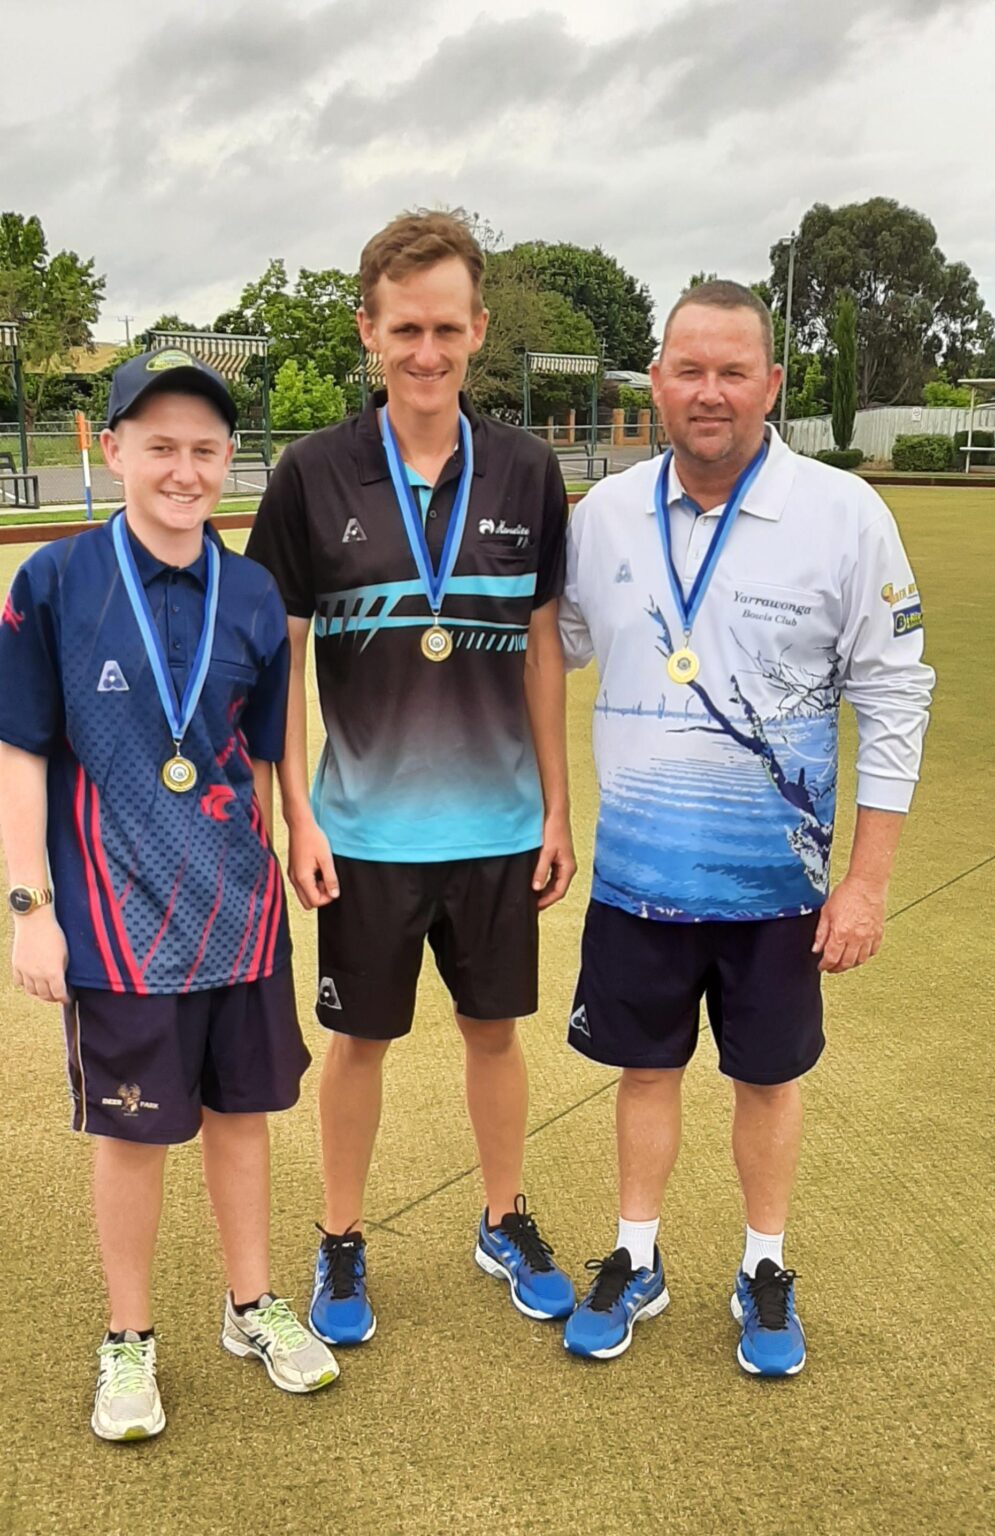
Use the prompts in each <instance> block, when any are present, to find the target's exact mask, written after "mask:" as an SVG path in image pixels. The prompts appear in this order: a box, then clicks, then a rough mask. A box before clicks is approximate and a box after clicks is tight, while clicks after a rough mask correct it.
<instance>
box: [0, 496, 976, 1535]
mask: <svg viewBox="0 0 995 1536" xmlns="http://www.w3.org/2000/svg"><path fill="white" fill-rule="evenodd" d="M885 494H886V495H887V497H888V499H889V501H890V502H891V504H892V505H893V507H894V508H895V511H896V513H897V514H898V517H899V521H900V524H901V527H902V530H903V533H904V536H905V539H906V542H907V544H908V546H909V549H910V551H911V553H912V556H913V560H914V563H915V566H916V570H917V574H918V576H919V579H920V586H921V588H922V591H923V601H924V608H925V613H926V625H927V647H928V650H927V654H928V657H929V659H930V661H931V662H932V663H933V665H934V666H935V667H936V668H937V671H938V673H939V675H940V682H939V688H938V694H937V703H936V709H935V715H934V722H933V725H932V727H931V730H930V734H929V737H928V740H927V752H926V765H925V776H924V781H923V784H922V785H921V787H920V790H919V794H918V796H917V800H916V804H915V807H914V811H913V816H912V818H911V820H910V823H909V826H908V828H907V832H906V836H905V840H904V843H903V847H902V851H901V855H900V862H899V867H898V870H897V872H896V875H895V879H894V882H893V888H892V893H891V898H890V902H889V911H890V918H889V923H888V928H887V933H886V942H885V946H884V949H883V951H882V953H881V955H880V956H879V958H878V959H877V960H876V961H875V962H874V963H873V964H872V965H871V966H869V967H867V968H866V969H865V970H863V971H861V972H860V973H858V974H855V975H851V976H846V977H841V978H833V979H831V980H830V981H829V983H828V985H827V988H826V997H827V1014H828V1024H827V1032H828V1037H829V1048H828V1051H827V1053H826V1056H825V1058H824V1061H823V1063H822V1064H821V1065H820V1067H819V1068H818V1070H817V1071H816V1072H815V1073H814V1074H813V1075H812V1077H811V1079H810V1081H809V1083H808V1085H807V1088H806V1105H807V1130H806V1141H805V1148H804V1153H803V1159H802V1166H801V1171H800V1177H799V1184H798V1191H797V1197H796V1203H795V1210H794V1213H793V1217H792V1221H791V1224H790V1229H789V1246H788V1255H787V1256H788V1261H789V1262H790V1263H792V1264H793V1265H795V1266H796V1268H797V1269H798V1271H799V1281H798V1298H799V1305H800V1309H801V1313H802V1316H803V1318H804V1321H805V1323H806V1325H807V1331H808V1338H809V1362H808V1366H807V1368H806V1370H805V1372H804V1373H803V1374H802V1375H801V1376H800V1377H798V1378H797V1379H795V1380H794V1381H790V1382H758V1381H755V1380H751V1379H748V1378H746V1377H744V1376H743V1375H742V1374H741V1373H740V1372H739V1371H738V1369H737V1367H736V1365H735V1363H734V1343H735V1329H734V1326H733V1324H732V1322H731V1320H730V1318H729V1313H728V1293H729V1286H730V1281H731V1278H732V1272H733V1270H734V1268H735V1265H736V1263H737V1262H738V1258H739V1254H740V1240H741V1218H740V1211H739V1204H738V1200H737V1194H736V1188H735V1182H734V1175H733V1171H732V1167H731V1162H730V1157H729V1152H728V1108H729V1095H728V1090H727V1087H726V1085H725V1084H724V1083H723V1082H722V1080H721V1079H719V1078H718V1077H717V1075H716V1073H715V1069H714V1058H713V1053H712V1050H711V1047H710V1045H709V1044H708V1041H707V1037H706V1038H703V1040H702V1044H701V1047H700V1049H699V1052H698V1057H697V1059H696V1061H695V1063H694V1066H693V1068H692V1070H691V1071H690V1072H689V1074H688V1085H687V1110H686V1117H685V1142H684V1149H683V1152H682V1155H681V1159H680V1162H679V1164H678V1167H677V1171H676V1173H675V1175H674V1180H673V1184H672V1188H671V1192H670V1195H669V1197H668V1202H667V1207H666V1210H665V1215H664V1225H663V1236H662V1241H663V1248H664V1255H665V1261H666V1265H667V1273H668V1283H669V1285H670V1289H671V1294H672V1297H673V1301H672V1304H671V1307H670V1308H669V1310H668V1312H666V1313H665V1314H664V1315H663V1316H662V1317H661V1318H660V1319H659V1320H657V1321H654V1322H651V1323H647V1324H646V1325H644V1326H643V1327H641V1328H640V1329H639V1330H637V1333H636V1338H635V1342H634V1345H633V1347H632V1349H631V1350H630V1352H629V1353H628V1354H627V1355H626V1356H624V1357H622V1358H621V1359H620V1360H618V1361H616V1362H613V1363H611V1364H607V1365H596V1364H585V1363H582V1362H579V1361H575V1360H572V1359H570V1358H568V1357H567V1356H566V1355H565V1353H564V1351H563V1349H562V1347H561V1345H560V1335H559V1330H558V1329H557V1328H556V1327H555V1326H540V1325H538V1324H532V1323H529V1322H527V1321H525V1320H524V1319H523V1318H521V1317H519V1316H518V1315H517V1314H516V1313H515V1312H513V1311H512V1309H511V1307H510V1306H509V1304H508V1301H507V1290H506V1288H505V1287H503V1286H499V1285H498V1284H496V1283H495V1282H494V1281H493V1280H491V1279H489V1278H487V1277H486V1276H484V1275H483V1274H481V1273H480V1271H479V1270H477V1269H476V1267H475V1266H474V1264H473V1263H472V1259H471V1254H472V1248H473V1233H474V1226H475V1222H476V1220H477V1217H478V1211H479V1202H480V1190H479V1184H478V1180H477V1177H476V1174H475V1172H474V1162H475V1154H474V1148H473V1142H472V1138H471V1136H470V1133H469V1130H468V1127H467V1123H466V1117H465V1113H464V1110H463V1107H462V1102H461V1095H460V1052H459V1049H458V1041H457V1037H456V1033H455V1030H454V1027H453V1025H452V1023H451V1020H450V1017H449V1012H448V1008H447V1005H446V1002H445V999H444V996H443V993H442V991H441V989H440V987H439V985H438V983H437V982H436V981H435V979H434V977H433V976H432V975H431V974H430V972H429V969H428V967H427V966H426V972H425V979H424V985H423V989H422V992H421V995H420V1003H419V1010H418V1018H417V1021H416V1026H415V1033H414V1036H413V1037H412V1038H411V1039H410V1040H409V1041H407V1042H405V1043H401V1044H399V1045H397V1046H395V1047H394V1048H393V1049H392V1052H391V1054H390V1057H389V1059H388V1067H387V1082H386V1093H385V1105H384V1123H383V1129H382V1133H381V1137H380V1141H379V1144H378V1149H377V1153H376V1159H375V1164H374V1169H373V1175H372V1180H371V1187H370V1200H369V1216H370V1218H372V1220H373V1221H376V1222H379V1223H382V1225H381V1226H374V1225H372V1223H371V1224H370V1226H369V1237H370V1266H371V1275H372V1291H373V1296H374V1299H375V1302H376V1305H377V1310H378V1313H379V1317H380V1327H379V1330H378V1332H377V1335H376V1337H375V1339H374V1340H372V1341H371V1343H370V1344H369V1345H367V1346H365V1347H364V1348H362V1349H360V1350H358V1351H354V1352H352V1353H347V1352H346V1351H341V1352H340V1360H341V1364H342V1377H341V1379H340V1381H339V1382H338V1383H337V1384H336V1385H335V1386H333V1387H331V1388H330V1389H329V1390H328V1391H327V1392H326V1393H324V1394H322V1395H320V1396H318V1397H316V1398H314V1399H310V1400H306V1399H299V1398H287V1397H284V1396H283V1395H281V1394H280V1393H279V1392H277V1391H276V1390H275V1389H274V1388H273V1387H272V1385H271V1384H270V1383H269V1381H268V1380H267V1377H266V1375H265V1373H264V1372H263V1371H260V1370H258V1369H255V1370H254V1369H253V1368H252V1366H251V1364H249V1363H246V1362H239V1361H236V1360H233V1359H230V1358H229V1357H227V1356H226V1355H224V1354H223V1353H222V1351H221V1350H220V1349H219V1347H218V1332H219V1328H220V1323H221V1287H222V1278H221V1272H220V1268H219V1264H218V1260H217V1256H216V1248H215V1245H214V1242H213V1238H212V1233H211V1228H210V1224H209V1218H208V1210H207V1204H206V1200H205V1197H204V1194H203V1191H202V1188H201V1186H200V1181H199V1170H198V1155H197V1150H196V1147H187V1148H183V1149H180V1150H179V1151H178V1152H176V1153H174V1154H173V1156H172V1159H171V1163H170V1167H169V1171H168V1174H167V1199H166V1213H165V1216H164V1221H163V1229H162V1238H161V1244H160V1255H159V1262H158V1268H157V1276H156V1319H157V1325H158V1335H159V1340H160V1351H159V1354H160V1362H161V1367H160V1380H161V1383H162V1390H163V1399H164V1403H165V1407H166V1412H167V1415H168V1417H169V1423H168V1427H167V1429H166V1432H165V1434H164V1435H163V1436H162V1438H161V1439H160V1440H158V1441H156V1442H154V1443H149V1444H144V1445H137V1446H128V1447H113V1446H105V1445H103V1444H101V1443H99V1442H97V1441H96V1440H95V1439H94V1438H93V1437H92V1436H91V1434H90V1431H89V1429H88V1427H87V1425H88V1417H89V1397H90V1393H91V1391H92V1385H93V1381H94V1378H95V1366H96V1359H95V1355H94V1351H95V1349H96V1346H97V1344H98V1342H99V1336H100V1332H101V1329H102V1327H103V1322H104V1314H103V1302H102V1293H101V1280H100V1273H99V1265H98V1261H97V1258H96V1254H95V1250H94V1246H93V1240H92V1223H91V1219H90V1216H89V1214H88V1198H87V1165H88V1148H87V1146H86V1144H85V1142H83V1141H82V1140H81V1139H79V1138H74V1137H73V1136H71V1135H70V1133H69V1132H68V1131H67V1130H66V1129H65V1126H66V1120H67V1103H68V1099H67V1093H66V1089H65V1079H64V1069H63V1060H62V1046H61V1041H60V1034H59V1027H58V1022H57V1018H56V1015H55V1013H54V1012H53V1011H51V1010H47V1009H43V1008H42V1007H40V1006H39V1005H33V1004H31V1005H29V1004H28V1003H26V1001H25V1000H24V999H22V998H21V997H20V996H19V995H17V994H15V993H14V992H13V991H12V990H11V989H10V987H9V984H8V983H7V981H6V980H4V981H3V983H2V985H0V1015H2V1031H3V1032H2V1037H0V1039H2V1042H3V1051H2V1056H0V1093H2V1101H3V1109H4V1113H3V1115H2V1117H0V1157H2V1164H3V1169H4V1177H3V1181H2V1191H3V1193H2V1196H0V1243H2V1250H0V1251H2V1269H0V1287H2V1291H0V1294H2V1306H0V1533H2V1536H7V1533H8V1532H10V1533H16V1536H42V1533H49V1532H51V1533H59V1536H76V1533H80V1536H97V1533H99V1536H115V1533H120V1536H134V1533H144V1532H146V1531H154V1532H158V1533H162V1536H195V1533H196V1536H199V1533H208V1532H210V1533H218V1536H229V1533H237V1536H255V1533H257V1532H258V1533H262V1532H266V1533H269V1532H281V1533H282V1532H286V1533H292V1536H296V1533H298V1532H299V1533H308V1536H310V1533H312V1532H314V1531H320V1530H326V1529H327V1530H334V1531H345V1532H353V1531H354V1532H357V1533H366V1532H370V1533H377V1536H391V1533H393V1532H411V1533H418V1536H421V1533H425V1536H434V1533H443V1532H446V1533H448V1532H450V1531H454V1532H471V1533H476V1532H485V1531H487V1532H490V1531H503V1532H508V1533H516V1536H517V1533H530V1536H531V1533H542V1536H545V1533H556V1536H559V1533H561V1532H562V1533H583V1536H587V1533H591V1536H605V1533H608V1536H613V1533H615V1532H626V1533H628V1532H636V1531H641V1532H680V1533H684V1532H687V1533H693V1536H699V1533H702V1536H711V1533H713V1532H714V1533H723V1536H725V1533H729V1536H733V1533H738V1532H749V1533H753V1532H757V1533H761V1532H762V1533H765V1536H796V1533H799V1532H805V1533H807V1532H818V1533H822V1532H825V1533H851V1532H853V1533H856V1532H861V1533H862V1532H867V1533H875V1536H892V1533H899V1536H904V1533H906V1532H916V1533H917V1532H924V1533H925V1532H929V1533H931V1536H934V1533H935V1536H948V1533H957V1536H960V1533H973V1532H981V1531H983V1530H987V1529H989V1528H990V1520H991V1513H992V1511H991V1507H990V1505H988V1506H986V1503H985V1500H986V1496H988V1497H990V1488H991V1483H990V1479H989V1480H988V1481H987V1490H988V1492H987V1495H986V1469H987V1465H988V1463H987V1460H986V1456H985V1446H986V1442H987V1440H988V1437H989V1431H990V1424H991V1420H990V1410H989V1406H988V1403H989V1395H988V1381H987V1374H988V1373H987V1369H986V1363H987V1361H988V1360H989V1359H990V1357H991V1345H990V1337H991V1326H990V1316H991V1285H990V1279H991V1267H992V1264H991V1253H992V1222H991V1214H992V1212H991V1200H990V1171H991V1159H990V1140H989V1138H988V1131H989V1127H990V1097H991V1094H990V1081H991V1079H990V1066H989V1063H990V1055H991V1052H990V1047H989V1041H990V1038H991V1036H990V1031H991V1011H992V999H993V996H995V984H993V983H995V977H993V972H992V960H991V951H992V945H991V939H990V933H989V918H988V917H987V915H986V913H988V912H990V911H991V905H992V899H993V896H995V829H993V822H992V814H991V799H992V794H991V784H990V777H991V724H990V720H991V675H992V654H993V638H995V636H993V624H992V591H991V575H990V573H991V569H992V555H993V543H995V540H993V536H992V529H993V519H995V495H992V493H990V492H982V491H957V492H943V491H932V490H911V489H908V490H907V489H904V488H903V489H902V490H900V491H891V490H889V491H886V493H885ZM236 537H237V536H235V535H232V542H235V539H236ZM24 553H25V550H24V549H23V548H22V549H16V548H4V549H0V586H3V585H5V582H6V579H7V578H8V577H9V575H10V573H11V571H12V570H13V568H14V566H15V565H16V563H17V561H18V560H19V559H20V558H22V557H23V555H24ZM594 692H595V688H594V679H593V676H588V675H582V676H579V677H576V678H574V679H573V680H572V682H571V690H570V730H571V755H572V763H573V785H574V789H573V793H574V808H575V821H576V835H577V844H578V852H579V854H580V857H581V873H580V875H579V876H578V879H577V883H576V886H575V888H574V891H573V892H572V894H571V896H570V898H569V899H568V901H567V902H566V903H564V904H563V906H562V907H560V908H558V909H556V910H555V911H553V912H551V913H549V914H548V916H547V918H546V919H545V922H544V947H543V961H542V964H543V991H542V1000H543V1011H542V1014H541V1015H540V1017H539V1018H538V1019H537V1020H533V1021H531V1022H529V1023H528V1024H526V1025H525V1026H524V1039H525V1043H526V1050H527V1053H528V1057H529V1063H530V1068H531V1078H532V1105H531V1111H530V1127H531V1134H530V1140H529V1148H528V1190H529V1194H530V1199H531V1201H532V1202H533V1204H534V1206H535V1208H536V1210H537V1211H538V1212H539V1214H540V1217H541V1219H542V1222H543V1226H544V1230H546V1231H547V1232H548V1234H549V1236H550V1237H551V1239H552V1241H553V1243H554V1244H555V1246H556V1250H557V1257H558V1258H559V1259H561V1260H562V1261H563V1262H564V1263H565V1265H566V1266H567V1267H568V1268H569V1269H570V1271H571V1272H572V1273H573V1275H574V1276H575V1278H576V1279H577V1280H578V1281H582V1280H583V1278H584V1270H583V1264H584V1260H585V1259H587V1258H588V1257H589V1256H591V1255H593V1254H601V1253H603V1252H605V1251H606V1250H607V1249H608V1248H609V1247H610V1246H611V1245H612V1241H613V1237H614V1214H613V1213H614V1206H615V1201H614V1174H613V1133H612V1083H613V1074H612V1073H610V1072H606V1071H604V1070H602V1069H601V1068H598V1067H596V1066H594V1065H593V1064H591V1063H589V1062H586V1061H584V1060H582V1059H581V1058H579V1057H577V1056H574V1055H573V1054H572V1053H571V1052H569V1051H568V1050H567V1049H566V1048H565V1046H564V1044H563V1036H564V1026H565V1019H566V1015H567V1010H568V1006H569V1001H570V995H571V987H572V983H573V979H574V973H575V963H576V955H577V946H578V936H579V927H580V922H581V918H582V914H583V909H584V902H585V896H586V885H587V881H588V878H589V872H590V852H591V840H592V832H593V823H594V814H595V798H594V789H593V783H592V775H591V769H590V763H589V757H588V736H589V717H588V711H589V708H590V705H591V703H592V701H593V697H594ZM844 754H845V759H846V763H847V768H846V771H845V772H844V774H843V780H842V785H841V795H840V802H841V813H840V820H839V841H838V847H839V849H840V851H841V852H844V851H845V850H846V848H847V847H848V842H849V835H850V829H851V826H852V815H851V811H850V806H849V801H850V800H851V798H852V784H853V775H852V755H853V733H852V729H851V728H850V724H849V722H847V725H846V728H845V731H844ZM840 862H841V861H840V860H839V859H838V860H837V863H838V864H839V863H840ZM294 926H295V937H296V941H297V946H298V949H297V981H298V990H299V998H300V1004H301V1012H302V1017H303V1018H308V1015H309V1011H310V1000H311V998H312V996H313V992H314V981H315V967H314V958H313V951H312V942H311V931H310V922H309V920H307V919H303V918H300V917H297V918H295V924H294ZM8 938H9V930H8V928H7V927H6V926H4V928H3V933H2V935H0V939H2V942H3V946H4V949H6V947H7V941H8ZM306 1031H307V1035H308V1039H309V1042H310V1044H311V1048H312V1050H313V1051H314V1053H315V1055H316V1056H318V1055H319V1053H320V1051H321V1046H322V1041H321V1036H320V1033H319V1031H318V1030H317V1029H316V1028H315V1027H314V1026H313V1025H312V1024H311V1023H310V1022H308V1023H307V1024H306ZM316 1087H317V1068H315V1069H313V1070H312V1072H311V1073H310V1074H309V1077H308V1080H307V1082H306V1087H305V1093H304V1098H303V1101H302V1103H301V1105H300V1106H299V1107H298V1108H297V1109H296V1110H295V1111H293V1112H292V1113H290V1114H288V1115H285V1116H283V1117H280V1118H278V1119H277V1121H276V1122H275V1123H274V1127H273V1153H274V1180H273V1186H274V1231H273V1254H274V1281H275V1283H276V1284H277V1285H279V1286H280V1287H281V1288H283V1289H285V1290H287V1291H288V1292H289V1293H290V1294H291V1295H292V1297H293V1298H294V1299H295V1301H296V1302H297V1303H298V1304H299V1305H300V1306H301V1307H302V1308H303V1307H304V1306H305V1304H306V1300H307V1294H308V1289H309V1278H310V1267H311V1263H312V1259H313V1247H314V1243H313V1239H314V1236H315V1234H314V1231H313V1228H312V1227H311V1222H312V1220H313V1219H314V1218H315V1217H316V1216H318V1215H319V1214H320V1204H319V1194H320V1191H319V1180H318V1164H317V1113H316V1102H315V1091H316Z"/></svg>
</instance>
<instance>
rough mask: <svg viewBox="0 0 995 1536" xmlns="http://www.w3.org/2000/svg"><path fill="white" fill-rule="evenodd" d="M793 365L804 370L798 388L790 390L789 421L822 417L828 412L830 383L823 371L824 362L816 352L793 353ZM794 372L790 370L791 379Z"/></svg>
mask: <svg viewBox="0 0 995 1536" xmlns="http://www.w3.org/2000/svg"><path fill="white" fill-rule="evenodd" d="M791 362H792V364H794V363H796V362H797V363H798V364H799V365H800V367H801V368H802V369H803V370H804V372H803V373H802V381H801V384H800V386H799V387H798V388H795V389H789V390H788V420H789V421H797V420H798V419H799V418H800V417H803V416H822V415H824V414H825V410H826V391H827V389H828V388H829V381H828V379H827V378H826V376H825V374H824V373H823V371H822V360H821V358H820V357H819V356H818V354H817V353H815V352H792V354H791ZM792 372H793V370H792V369H791V368H789V370H788V374H789V378H790V377H791V376H792Z"/></svg>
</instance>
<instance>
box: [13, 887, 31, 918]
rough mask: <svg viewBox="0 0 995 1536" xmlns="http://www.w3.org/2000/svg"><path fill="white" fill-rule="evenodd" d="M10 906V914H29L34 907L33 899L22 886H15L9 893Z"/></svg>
mask: <svg viewBox="0 0 995 1536" xmlns="http://www.w3.org/2000/svg"><path fill="white" fill-rule="evenodd" d="M10 906H11V911H12V912H22V913H23V912H30V911H31V908H32V907H33V906H34V898H33V897H32V895H31V892H30V891H29V890H26V889H25V887H24V886H23V885H15V887H14V889H13V890H12V891H11V893H10Z"/></svg>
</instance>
